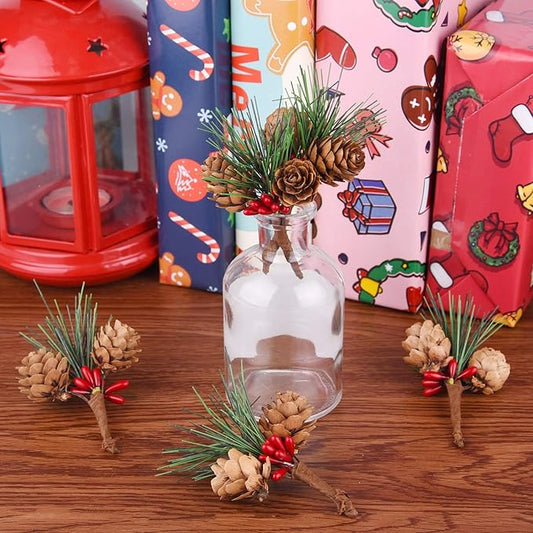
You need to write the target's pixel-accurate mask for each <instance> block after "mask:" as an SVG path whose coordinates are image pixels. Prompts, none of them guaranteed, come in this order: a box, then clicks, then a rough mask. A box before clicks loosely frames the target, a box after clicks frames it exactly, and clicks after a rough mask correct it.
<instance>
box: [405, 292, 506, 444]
mask: <svg viewBox="0 0 533 533" xmlns="http://www.w3.org/2000/svg"><path fill="white" fill-rule="evenodd" d="M424 303H425V305H426V309H427V311H424V310H422V311H421V313H420V314H421V316H422V318H423V319H424V322H423V323H421V322H417V323H416V324H413V325H412V326H411V327H410V328H408V329H407V330H406V331H405V332H406V334H407V338H406V339H405V340H404V341H403V343H402V346H403V348H404V350H405V351H406V352H407V353H408V355H407V356H406V357H404V361H405V362H406V363H408V364H411V365H414V366H416V367H417V368H418V370H419V372H420V373H421V374H423V376H424V379H423V380H422V386H423V387H424V391H423V392H424V396H434V395H435V394H438V393H439V392H441V391H442V390H444V388H445V389H446V391H447V393H448V397H449V403H450V416H451V421H452V427H453V433H452V435H453V442H454V444H455V445H456V446H457V447H459V448H463V447H464V439H463V432H462V430H461V398H462V394H463V391H465V390H468V391H472V392H478V391H482V392H483V393H484V394H492V393H494V392H495V391H497V390H499V389H501V388H502V387H503V384H504V383H505V381H506V380H507V378H508V377H509V373H510V366H509V364H508V363H507V361H506V360H505V356H504V355H503V354H502V353H501V352H499V351H497V350H494V349H493V348H481V346H482V345H483V344H484V343H485V342H486V341H487V340H488V339H489V338H490V337H492V335H494V333H496V332H497V331H498V330H499V329H500V328H501V327H502V326H503V324H502V323H497V322H494V321H493V318H494V315H495V313H496V310H493V311H492V312H489V313H487V314H485V315H484V316H483V317H482V318H481V319H479V320H478V319H476V318H475V317H476V306H475V303H474V300H473V298H472V297H471V296H468V297H466V298H465V299H464V300H463V299H462V298H461V297H460V296H459V297H457V298H455V297H454V296H453V295H451V294H449V295H448V310H446V308H445V306H444V304H443V302H442V299H441V297H440V295H437V296H436V297H435V296H434V295H433V293H432V292H431V291H430V290H429V289H428V290H427V296H426V297H424Z"/></svg>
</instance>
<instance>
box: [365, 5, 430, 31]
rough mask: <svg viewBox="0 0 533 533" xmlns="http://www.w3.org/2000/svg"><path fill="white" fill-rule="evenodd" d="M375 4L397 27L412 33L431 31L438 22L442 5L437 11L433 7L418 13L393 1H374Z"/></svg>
mask: <svg viewBox="0 0 533 533" xmlns="http://www.w3.org/2000/svg"><path fill="white" fill-rule="evenodd" d="M374 4H375V5H376V7H377V8H378V9H380V10H381V11H382V12H383V14H384V15H385V16H386V17H388V18H389V19H390V20H392V22H394V24H396V26H400V27H402V28H409V29H410V30H412V31H430V30H431V28H433V26H434V25H435V23H436V22H437V15H438V14H439V10H440V5H439V6H438V8H437V10H436V11H435V7H434V6H433V5H431V6H429V7H427V8H420V9H419V10H418V11H411V10H410V9H409V8H407V7H403V6H400V5H399V4H398V3H396V2H394V1H393V0H374Z"/></svg>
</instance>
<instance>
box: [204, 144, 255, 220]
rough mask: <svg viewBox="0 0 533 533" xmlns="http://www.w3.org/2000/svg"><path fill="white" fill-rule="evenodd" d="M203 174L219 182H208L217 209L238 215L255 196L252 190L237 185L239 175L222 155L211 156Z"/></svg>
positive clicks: (206, 161)
mask: <svg viewBox="0 0 533 533" xmlns="http://www.w3.org/2000/svg"><path fill="white" fill-rule="evenodd" d="M202 172H203V175H204V177H205V178H211V177H212V178H216V180H217V181H216V182H209V181H207V180H206V183H207V190H208V192H210V193H211V196H210V199H211V200H213V201H214V202H216V204H217V207H220V208H222V209H226V210H227V211H229V212H230V213H237V212H239V211H242V210H243V209H244V208H245V207H246V202H247V201H248V200H249V198H250V197H253V196H254V194H253V191H252V189H250V188H248V187H241V186H239V185H238V184H237V182H238V180H239V176H238V174H237V173H236V172H235V169H234V168H233V166H232V165H231V164H230V163H229V162H228V161H227V160H226V159H224V158H223V157H221V156H220V154H213V155H210V156H209V157H208V158H207V159H206V160H205V161H204V163H203V165H202ZM218 180H223V181H222V182H220V181H218ZM225 180H227V181H230V183H228V182H227V181H225Z"/></svg>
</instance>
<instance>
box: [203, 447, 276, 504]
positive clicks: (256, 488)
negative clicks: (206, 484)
mask: <svg viewBox="0 0 533 533" xmlns="http://www.w3.org/2000/svg"><path fill="white" fill-rule="evenodd" d="M211 470H212V471H213V473H214V474H215V477H214V478H212V479H211V488H212V489H213V492H214V493H215V494H216V495H217V496H218V497H219V498H220V499H221V500H231V501H236V500H244V499H247V498H256V499H257V500H259V501H261V502H262V501H263V500H265V499H266V497H267V496H268V484H267V480H268V478H269V477H270V470H271V467H270V460H269V459H267V461H266V462H265V463H263V464H262V463H260V462H259V460H258V459H257V458H255V457H253V456H252V455H245V454H243V453H241V452H240V451H239V450H237V449H235V448H231V450H229V452H228V459H226V458H225V457H221V458H219V459H217V462H216V463H215V464H213V465H211Z"/></svg>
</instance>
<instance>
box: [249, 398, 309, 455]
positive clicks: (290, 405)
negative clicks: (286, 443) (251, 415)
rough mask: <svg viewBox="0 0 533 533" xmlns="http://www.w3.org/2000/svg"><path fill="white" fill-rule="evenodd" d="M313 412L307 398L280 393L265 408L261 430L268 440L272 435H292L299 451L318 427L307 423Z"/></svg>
mask: <svg viewBox="0 0 533 533" xmlns="http://www.w3.org/2000/svg"><path fill="white" fill-rule="evenodd" d="M312 412H313V408H312V407H311V406H310V405H309V404H308V403H307V399H306V398H305V396H300V395H299V394H298V393H297V392H292V391H287V392H283V393H281V392H278V393H277V394H276V399H275V400H274V401H273V402H271V403H269V404H267V405H265V406H263V416H262V417H261V418H260V419H259V429H260V430H261V433H263V435H264V436H265V438H266V439H268V438H270V437H271V436H272V435H278V436H279V437H288V436H289V435H291V436H292V438H293V439H294V445H295V447H296V449H299V448H302V447H303V446H305V444H306V443H307V439H308V438H309V434H310V433H311V431H313V429H315V427H316V426H315V425H314V424H313V422H307V423H306V420H307V419H308V418H309V417H310V416H311V413H312Z"/></svg>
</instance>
